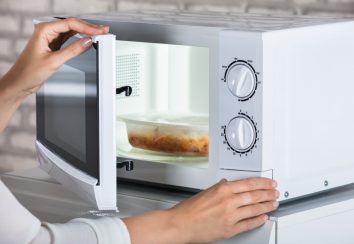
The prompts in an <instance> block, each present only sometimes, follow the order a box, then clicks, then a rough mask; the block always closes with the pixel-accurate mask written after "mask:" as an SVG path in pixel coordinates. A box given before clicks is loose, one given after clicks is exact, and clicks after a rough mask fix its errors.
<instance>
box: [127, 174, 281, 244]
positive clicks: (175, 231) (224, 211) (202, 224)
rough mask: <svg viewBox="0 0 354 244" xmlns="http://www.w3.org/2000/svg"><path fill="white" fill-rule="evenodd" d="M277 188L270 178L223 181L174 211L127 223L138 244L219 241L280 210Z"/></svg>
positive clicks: (255, 225) (254, 226)
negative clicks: (277, 209) (271, 212)
mask: <svg viewBox="0 0 354 244" xmlns="http://www.w3.org/2000/svg"><path fill="white" fill-rule="evenodd" d="M275 187H276V183H275V182H274V181H272V180H270V179H266V178H254V179H246V180H241V181H226V180H222V181H220V182H219V183H218V184H216V185H214V186H213V187H211V188H209V189H208V190H205V191H203V192H201V193H199V194H197V195H195V196H194V197H192V198H190V199H188V200H186V201H183V202H181V203H180V204H177V205H176V206H175V207H173V208H172V209H168V210H162V211H156V212H153V213H147V214H145V215H141V216H136V217H131V218H127V219H124V222H125V223H126V225H127V227H128V229H129V232H130V235H131V239H132V242H133V243H134V244H138V243H154V244H158V243H176V244H177V243H210V242H215V241H217V240H221V239H227V238H230V237H232V236H234V235H237V234H239V233H241V232H245V231H249V230H252V229H255V228H257V227H259V226H261V225H263V224H264V223H265V222H266V220H267V218H268V216H267V215H266V213H268V212H270V211H273V210H275V209H276V208H277V207H278V202H277V201H276V199H277V198H278V197H279V192H278V191H276V190H275Z"/></svg>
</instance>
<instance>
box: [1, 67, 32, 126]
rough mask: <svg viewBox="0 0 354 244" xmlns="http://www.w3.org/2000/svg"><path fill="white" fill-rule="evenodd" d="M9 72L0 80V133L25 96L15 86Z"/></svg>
mask: <svg viewBox="0 0 354 244" xmlns="http://www.w3.org/2000/svg"><path fill="white" fill-rule="evenodd" d="M15 83H16V82H15V81H14V80H13V79H12V78H11V71H10V72H8V73H7V74H6V75H5V76H4V77H3V78H2V79H1V80H0V132H2V131H3V130H4V128H5V127H6V125H7V124H8V122H9V120H10V118H11V117H12V115H13V114H14V113H15V111H16V110H17V108H18V107H19V106H20V104H21V102H22V101H23V100H24V99H25V98H26V96H27V95H26V94H25V93H24V92H22V91H21V90H20V89H17V87H16V86H15Z"/></svg>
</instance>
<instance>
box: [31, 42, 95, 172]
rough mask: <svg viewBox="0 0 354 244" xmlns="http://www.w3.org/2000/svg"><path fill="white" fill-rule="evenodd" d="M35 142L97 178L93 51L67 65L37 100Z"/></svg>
mask: <svg viewBox="0 0 354 244" xmlns="http://www.w3.org/2000/svg"><path fill="white" fill-rule="evenodd" d="M37 103H38V105H39V115H38V117H39V119H38V122H39V123H40V124H41V125H40V126H38V127H37V128H39V130H38V139H39V140H40V141H41V142H42V143H43V144H44V145H46V146H47V147H48V148H49V149H50V150H51V151H52V152H54V153H56V154H57V155H58V156H60V157H61V158H63V159H64V160H65V161H66V162H67V163H69V164H72V165H73V166H75V167H76V168H78V169H80V170H83V171H85V172H86V173H88V174H89V175H91V176H93V177H96V178H98V107H97V106H98V96H97V72H96V50H95V49H94V48H91V49H90V50H89V51H88V52H86V53H84V54H82V55H80V56H79V57H77V58H75V59H73V60H71V61H69V62H67V63H66V64H65V65H64V66H63V67H62V68H61V70H60V72H57V73H55V74H54V75H53V76H52V77H51V78H50V79H49V80H48V81H46V82H45V84H44V86H43V87H42V89H41V90H40V92H39V93H38V96H37Z"/></svg>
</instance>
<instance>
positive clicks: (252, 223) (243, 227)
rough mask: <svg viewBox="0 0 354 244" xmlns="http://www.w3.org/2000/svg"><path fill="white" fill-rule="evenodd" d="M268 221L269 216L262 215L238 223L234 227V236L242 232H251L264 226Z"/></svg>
mask: <svg viewBox="0 0 354 244" xmlns="http://www.w3.org/2000/svg"><path fill="white" fill-rule="evenodd" d="M267 219H268V216H267V215H265V214H262V215H260V216H257V217H254V218H250V219H246V220H243V221H240V222H238V223H237V224H236V225H235V227H234V230H233V231H234V235H237V234H240V233H242V232H246V231H250V230H253V229H256V228H258V227H260V226H262V225H263V224H264V223H265V222H266V221H267Z"/></svg>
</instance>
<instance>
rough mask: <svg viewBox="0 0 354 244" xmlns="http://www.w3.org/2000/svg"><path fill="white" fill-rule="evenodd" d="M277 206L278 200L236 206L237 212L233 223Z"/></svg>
mask: <svg viewBox="0 0 354 244" xmlns="http://www.w3.org/2000/svg"><path fill="white" fill-rule="evenodd" d="M278 206H279V203H278V202H276V201H272V202H264V203H258V204H254V205H249V206H245V207H241V208H238V209H237V211H238V213H237V217H236V219H235V223H236V222H239V221H242V220H245V219H249V218H254V217H256V216H259V215H262V214H266V213H269V212H272V211H274V210H275V209H277V208H278Z"/></svg>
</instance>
